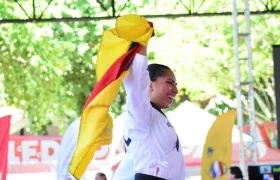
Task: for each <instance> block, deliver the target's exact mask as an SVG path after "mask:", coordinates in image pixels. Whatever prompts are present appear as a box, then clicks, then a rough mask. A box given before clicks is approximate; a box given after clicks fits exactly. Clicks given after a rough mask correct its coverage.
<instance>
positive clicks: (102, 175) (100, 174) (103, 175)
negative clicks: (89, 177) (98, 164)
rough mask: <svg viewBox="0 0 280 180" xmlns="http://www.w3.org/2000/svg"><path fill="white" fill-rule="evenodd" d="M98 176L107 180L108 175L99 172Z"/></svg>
mask: <svg viewBox="0 0 280 180" xmlns="http://www.w3.org/2000/svg"><path fill="white" fill-rule="evenodd" d="M96 175H98V176H100V177H105V180H107V177H106V175H105V174H104V173H102V172H99V173H97V174H96Z"/></svg>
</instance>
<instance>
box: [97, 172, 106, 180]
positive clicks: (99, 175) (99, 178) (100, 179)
mask: <svg viewBox="0 0 280 180" xmlns="http://www.w3.org/2000/svg"><path fill="white" fill-rule="evenodd" d="M95 180H107V178H106V175H105V174H104V173H102V172H99V173H96V175H95Z"/></svg>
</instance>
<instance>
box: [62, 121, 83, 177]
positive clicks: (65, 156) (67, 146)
mask: <svg viewBox="0 0 280 180" xmlns="http://www.w3.org/2000/svg"><path fill="white" fill-rule="evenodd" d="M75 128H76V129H77V131H75ZM78 129H79V123H76V122H74V123H73V124H71V125H70V126H69V128H68V129H67V131H66V132H65V134H64V136H63V138H62V141H61V145H60V148H59V156H58V164H57V180H65V179H66V178H70V179H73V180H74V179H75V178H73V176H72V175H71V174H70V172H69V170H68V169H69V164H70V161H71V158H72V156H73V153H74V151H75V147H76V144H77V139H78Z"/></svg>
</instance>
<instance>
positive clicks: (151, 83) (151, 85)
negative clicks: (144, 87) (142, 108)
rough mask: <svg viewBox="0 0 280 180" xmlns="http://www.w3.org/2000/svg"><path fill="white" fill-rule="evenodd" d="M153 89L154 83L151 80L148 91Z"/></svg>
mask: <svg viewBox="0 0 280 180" xmlns="http://www.w3.org/2000/svg"><path fill="white" fill-rule="evenodd" d="M153 90H154V85H153V82H151V81H150V92H152V91H153Z"/></svg>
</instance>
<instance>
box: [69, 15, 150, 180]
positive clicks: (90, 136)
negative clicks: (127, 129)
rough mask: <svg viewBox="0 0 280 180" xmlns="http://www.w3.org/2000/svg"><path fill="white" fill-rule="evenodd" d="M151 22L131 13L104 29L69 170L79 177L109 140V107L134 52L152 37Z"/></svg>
mask: <svg viewBox="0 0 280 180" xmlns="http://www.w3.org/2000/svg"><path fill="white" fill-rule="evenodd" d="M153 34H154V30H153V26H152V23H151V22H148V21H147V20H146V19H145V18H143V17H140V16H138V15H135V14H129V15H125V16H122V17H119V18H117V20H116V25H115V28H114V29H110V30H106V31H104V33H103V35H102V40H101V44H100V48H99V51H98V56H97V64H96V78H97V84H96V86H95V88H94V89H93V91H92V93H91V95H90V96H89V98H88V100H87V102H86V104H85V106H84V108H83V111H82V116H81V123H80V131H79V136H78V142H77V145H76V149H75V152H74V155H73V157H72V160H71V163H70V167H69V170H70V172H71V174H72V175H73V176H74V177H75V178H76V179H80V178H81V176H82V175H83V173H84V172H85V170H86V168H87V166H88V164H89V163H90V161H91V160H92V158H93V156H94V153H95V152H96V150H98V149H99V148H100V147H101V146H103V145H109V144H111V142H112V131H113V121H112V117H111V116H110V115H109V107H110V106H111V104H112V103H113V101H114V100H115V98H116V96H117V94H118V92H119V89H120V86H121V84H122V82H123V79H124V78H125V76H126V75H127V73H128V70H129V67H130V64H131V63H132V60H133V58H134V56H135V54H136V53H137V52H138V51H139V50H140V49H141V47H142V46H146V45H147V44H148V42H149V40H150V38H151V37H152V36H153Z"/></svg>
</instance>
